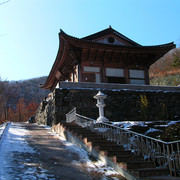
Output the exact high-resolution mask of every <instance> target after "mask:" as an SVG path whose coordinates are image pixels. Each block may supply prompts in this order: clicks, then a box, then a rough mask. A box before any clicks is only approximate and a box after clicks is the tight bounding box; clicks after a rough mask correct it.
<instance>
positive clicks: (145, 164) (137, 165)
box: [117, 161, 155, 170]
mask: <svg viewBox="0 0 180 180" xmlns="http://www.w3.org/2000/svg"><path fill="white" fill-rule="evenodd" d="M117 164H118V166H120V167H121V168H123V169H125V170H133V169H144V168H155V165H154V162H153V161H133V162H119V163H117Z"/></svg>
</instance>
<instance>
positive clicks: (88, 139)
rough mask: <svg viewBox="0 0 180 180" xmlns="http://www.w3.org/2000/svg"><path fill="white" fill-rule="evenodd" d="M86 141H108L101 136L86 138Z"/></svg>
mask: <svg viewBox="0 0 180 180" xmlns="http://www.w3.org/2000/svg"><path fill="white" fill-rule="evenodd" d="M84 139H86V141H87V142H95V141H100V140H106V141H107V139H105V138H103V137H102V136H99V135H97V134H96V135H94V136H88V137H85V138H84Z"/></svg>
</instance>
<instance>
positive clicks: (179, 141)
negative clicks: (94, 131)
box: [86, 117, 180, 144]
mask: <svg viewBox="0 0 180 180" xmlns="http://www.w3.org/2000/svg"><path fill="white" fill-rule="evenodd" d="M86 118H87V117H86ZM89 119H90V118H89ZM103 124H106V125H108V126H112V127H114V128H119V129H121V130H124V131H127V132H130V133H133V134H136V135H138V136H142V137H145V138H148V139H151V140H154V141H158V142H161V143H164V144H172V143H180V140H178V141H172V142H166V141H162V140H160V139H156V138H153V137H150V136H146V135H144V134H140V133H137V132H134V131H131V130H128V129H123V128H121V127H118V126H115V125H112V124H107V123H105V122H103Z"/></svg>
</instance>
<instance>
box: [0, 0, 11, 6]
mask: <svg viewBox="0 0 180 180" xmlns="http://www.w3.org/2000/svg"><path fill="white" fill-rule="evenodd" d="M9 1H10V0H7V1H4V2H2V3H0V5H2V4H5V3H7V2H9Z"/></svg>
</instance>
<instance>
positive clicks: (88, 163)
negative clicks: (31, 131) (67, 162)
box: [45, 126, 118, 180]
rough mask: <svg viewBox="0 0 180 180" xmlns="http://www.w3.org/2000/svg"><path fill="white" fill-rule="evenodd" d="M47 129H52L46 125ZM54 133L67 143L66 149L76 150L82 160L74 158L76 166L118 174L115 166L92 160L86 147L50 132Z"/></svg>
mask: <svg viewBox="0 0 180 180" xmlns="http://www.w3.org/2000/svg"><path fill="white" fill-rule="evenodd" d="M45 128H46V129H51V128H50V127H48V126H45ZM50 133H52V134H53V135H55V136H56V137H58V138H59V140H60V141H61V142H62V143H63V144H64V145H65V147H66V149H67V150H69V151H70V152H73V153H74V152H75V153H77V154H78V155H79V157H80V160H79V161H76V160H74V161H73V162H72V163H73V164H74V165H76V166H79V167H80V166H82V167H86V168H87V170H88V171H89V172H97V173H98V172H99V173H102V174H104V175H105V176H107V177H108V176H113V175H117V174H118V172H116V171H115V170H114V169H113V168H111V167H110V166H107V165H106V164H105V163H104V162H102V161H100V160H98V159H96V160H95V161H93V160H90V157H91V155H90V154H89V153H88V152H87V151H85V150H84V149H82V148H80V147H78V146H76V145H75V144H73V143H71V142H69V141H67V140H66V139H65V138H63V137H61V136H59V135H58V134H56V133H53V132H50ZM113 179H114V180H116V179H117V178H116V177H113ZM104 180H106V178H104Z"/></svg>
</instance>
